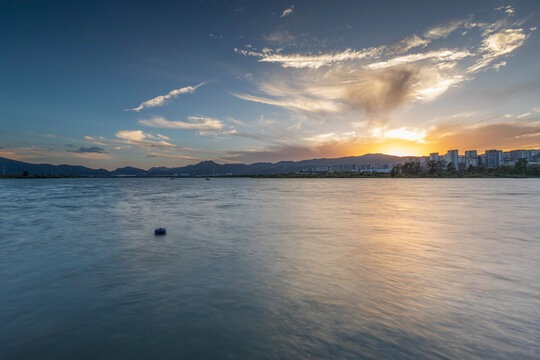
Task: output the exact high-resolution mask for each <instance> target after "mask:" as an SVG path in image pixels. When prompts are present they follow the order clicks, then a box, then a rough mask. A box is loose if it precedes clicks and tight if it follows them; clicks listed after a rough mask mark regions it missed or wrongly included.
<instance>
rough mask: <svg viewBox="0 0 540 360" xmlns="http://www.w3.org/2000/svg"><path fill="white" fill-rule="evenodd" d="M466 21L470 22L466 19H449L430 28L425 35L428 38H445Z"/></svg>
mask: <svg viewBox="0 0 540 360" xmlns="http://www.w3.org/2000/svg"><path fill="white" fill-rule="evenodd" d="M466 23H469V22H468V21H467V20H466V19H457V20H452V21H448V22H446V23H443V24H441V25H438V26H435V27H433V28H431V29H429V30H428V31H426V33H425V34H424V36H425V37H426V38H428V39H440V38H445V37H447V36H448V35H450V34H451V33H453V32H454V31H456V30H457V29H459V28H460V27H461V26H462V25H464V24H466Z"/></svg>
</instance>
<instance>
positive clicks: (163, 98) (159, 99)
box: [126, 81, 207, 112]
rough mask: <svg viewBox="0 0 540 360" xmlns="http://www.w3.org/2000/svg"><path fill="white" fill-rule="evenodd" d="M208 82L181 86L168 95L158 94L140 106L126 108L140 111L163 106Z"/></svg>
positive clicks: (191, 92)
mask: <svg viewBox="0 0 540 360" xmlns="http://www.w3.org/2000/svg"><path fill="white" fill-rule="evenodd" d="M206 83H207V82H206V81H203V82H202V83H200V84H198V85H195V86H185V87H183V88H180V89H176V90H172V91H171V92H169V93H168V94H166V95H160V96H156V97H155V98H152V99H150V100H147V101H145V102H142V103H141V104H139V106H137V107H135V108H133V109H126V111H137V112H138V111H141V110H143V109H146V108H152V107H156V106H163V105H165V104H166V103H167V101H168V100H170V99H171V98H175V97H177V96H178V95H184V94H193V93H194V92H195V90H197V89H198V88H200V87H201V86H203V85H204V84H206Z"/></svg>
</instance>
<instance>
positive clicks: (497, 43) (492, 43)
mask: <svg viewBox="0 0 540 360" xmlns="http://www.w3.org/2000/svg"><path fill="white" fill-rule="evenodd" d="M526 39H527V35H526V34H525V33H524V32H523V29H503V30H501V31H499V32H496V33H494V34H491V35H489V36H487V37H485V38H484V40H483V41H482V46H481V48H480V51H481V52H482V53H483V55H482V57H481V58H480V59H479V60H478V61H477V62H476V63H475V64H474V65H472V66H471V67H469V69H468V70H467V72H469V73H474V72H477V71H480V70H482V69H484V68H487V67H488V66H489V65H490V64H491V63H492V62H493V61H494V60H495V59H496V58H498V57H499V56H502V55H508V54H510V53H511V52H513V51H514V50H516V49H517V48H518V47H520V46H521V45H523V43H524V42H525V40H526ZM498 65H499V64H498ZM503 65H505V64H500V66H503ZM500 66H498V67H500Z"/></svg>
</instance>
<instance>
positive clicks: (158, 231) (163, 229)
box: [154, 228, 167, 235]
mask: <svg viewBox="0 0 540 360" xmlns="http://www.w3.org/2000/svg"><path fill="white" fill-rule="evenodd" d="M154 233H155V234H156V235H165V234H166V233H167V230H165V228H157V229H156V231H155V232H154Z"/></svg>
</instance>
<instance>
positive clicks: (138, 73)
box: [0, 0, 540, 169]
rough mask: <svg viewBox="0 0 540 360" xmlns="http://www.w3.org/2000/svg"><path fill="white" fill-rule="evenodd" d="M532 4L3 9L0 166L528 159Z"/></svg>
mask: <svg viewBox="0 0 540 360" xmlns="http://www.w3.org/2000/svg"><path fill="white" fill-rule="evenodd" d="M539 11H540V2H539V1H536V0H534V1H532V0H531V1H513V2H505V1H481V0H478V1H452V2H448V1H398V0H395V1H382V0H379V1H328V0H325V1H320V0H310V1H271V2H270V1H267V2H263V1H171V2H163V1H147V2H144V1H92V2H78V1H25V0H18V1H9V0H8V1H3V2H0V49H1V51H0V54H1V55H0V156H1V157H6V158H10V159H15V160H22V161H27V162H33V163H52V164H62V163H68V164H80V165H85V166H90V167H95V168H97V167H101V168H106V169H115V168H117V167H121V166H127V165H130V166H136V167H140V168H145V169H147V168H150V167H153V166H169V167H171V166H184V165H188V164H193V163H197V162H199V161H202V160H214V161H217V162H220V163H232V162H244V163H254V162H268V161H270V162H276V161H281V160H302V159H311V158H321V157H340V156H355V155H363V154H366V153H386V154H393V155H407V156H409V155H413V156H420V155H427V154H429V153H430V152H440V153H441V154H444V153H446V151H447V150H449V149H459V151H460V154H462V153H464V152H465V150H471V149H476V150H478V151H479V152H480V153H482V152H484V150H486V149H501V150H511V149H519V148H528V149H531V148H540V61H538V59H540V37H539V35H538V34H539V29H538V27H539V25H540V24H539V23H540V17H539V16H540V14H539Z"/></svg>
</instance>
